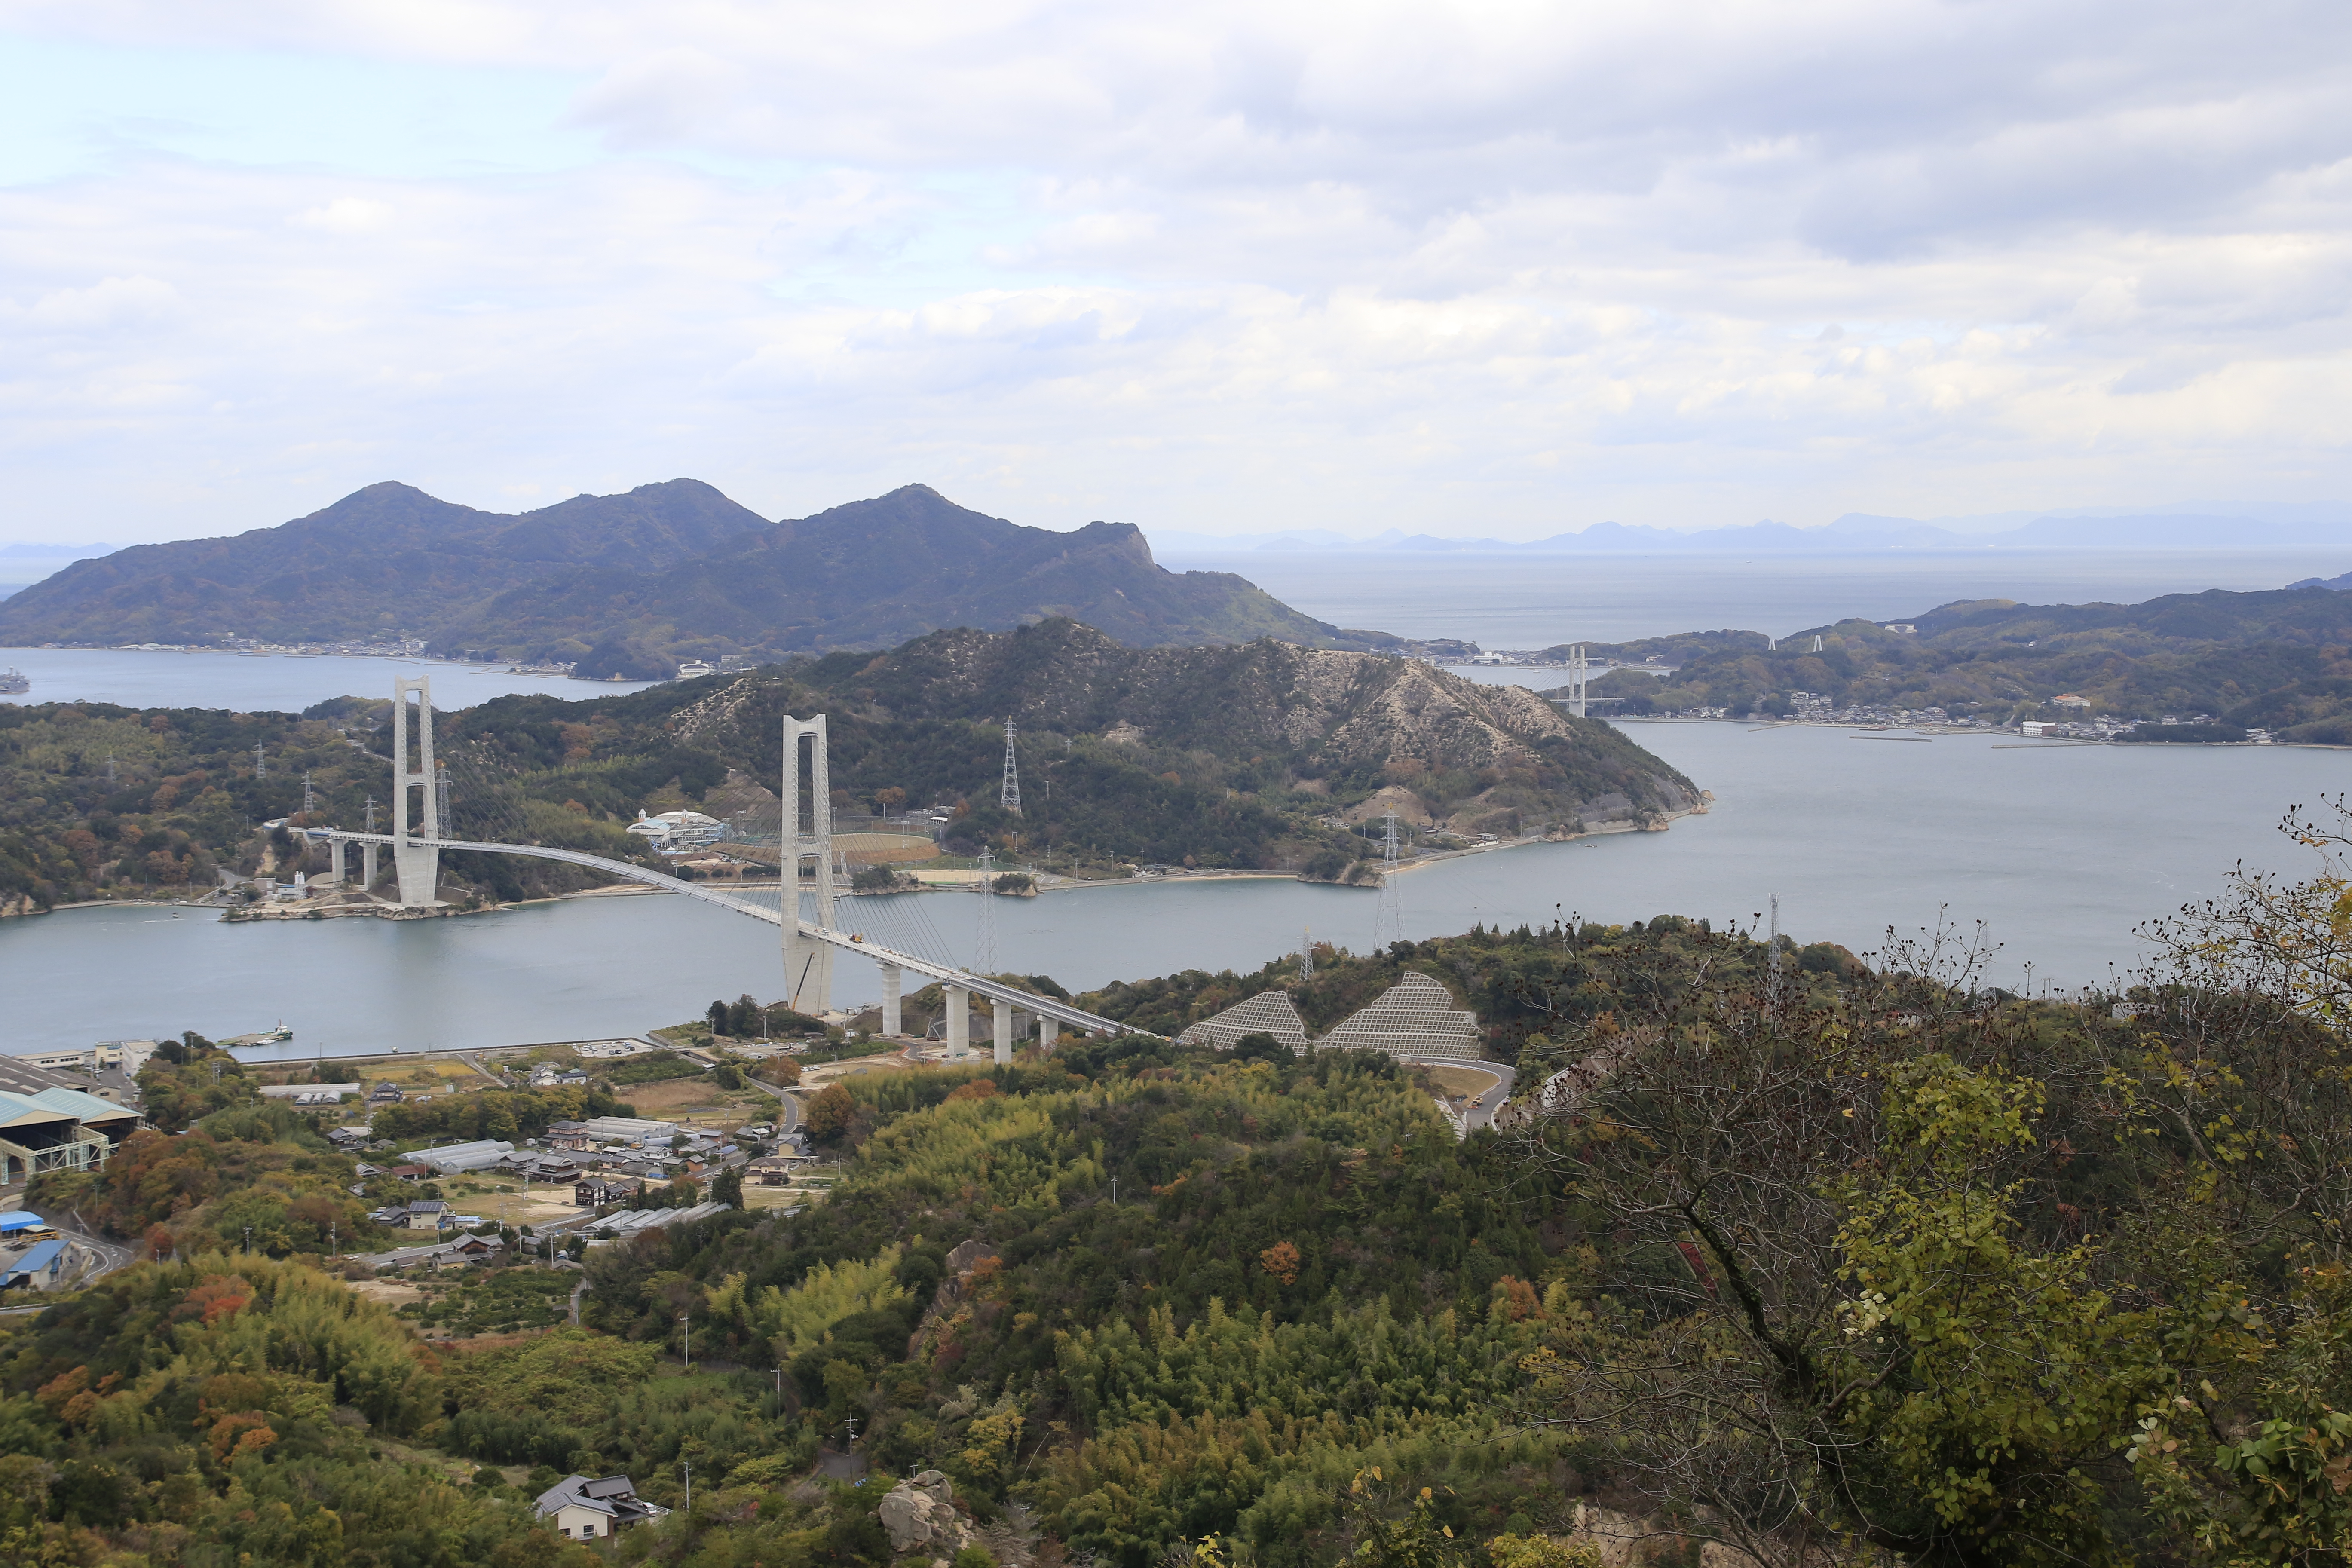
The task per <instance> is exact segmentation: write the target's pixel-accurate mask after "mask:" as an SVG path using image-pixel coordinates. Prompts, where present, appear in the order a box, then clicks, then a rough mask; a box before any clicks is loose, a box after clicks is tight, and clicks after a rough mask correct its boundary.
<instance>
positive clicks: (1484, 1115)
mask: <svg viewBox="0 0 2352 1568" xmlns="http://www.w3.org/2000/svg"><path fill="white" fill-rule="evenodd" d="M1405 1059H1406V1060H1407V1061H1413V1062H1418V1063H1419V1064H1420V1065H1421V1066H1423V1067H1433V1068H1470V1069H1472V1070H1474V1071H1477V1072H1489V1073H1493V1074H1494V1075H1495V1077H1496V1080H1497V1081H1496V1084H1495V1087H1494V1088H1492V1089H1487V1090H1486V1092H1485V1093H1483V1094H1481V1095H1479V1096H1478V1097H1477V1098H1475V1100H1470V1101H1468V1102H1467V1103H1465V1105H1464V1106H1463V1107H1462V1112H1461V1127H1462V1131H1463V1133H1464V1135H1465V1136H1467V1135H1468V1134H1469V1133H1471V1132H1474V1131H1476V1130H1477V1129H1479V1128H1481V1127H1488V1126H1492V1125H1493V1124H1494V1121H1495V1112H1496V1111H1497V1110H1501V1109H1502V1108H1503V1102H1504V1101H1505V1100H1508V1099H1510V1098H1511V1086H1512V1085H1513V1084H1515V1083H1517V1081H1518V1077H1519V1073H1518V1069H1517V1068H1507V1067H1505V1066H1504V1065H1503V1064H1502V1063H1500V1062H1486V1061H1477V1062H1465V1061H1463V1060H1462V1059H1460V1058H1455V1057H1408V1058H1405Z"/></svg>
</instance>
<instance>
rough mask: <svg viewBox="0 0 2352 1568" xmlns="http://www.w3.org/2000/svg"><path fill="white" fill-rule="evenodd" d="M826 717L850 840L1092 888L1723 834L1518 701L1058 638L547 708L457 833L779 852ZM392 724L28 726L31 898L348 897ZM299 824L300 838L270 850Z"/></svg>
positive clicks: (10, 733)
mask: <svg viewBox="0 0 2352 1568" xmlns="http://www.w3.org/2000/svg"><path fill="white" fill-rule="evenodd" d="M814 712H824V713H828V714H829V715H830V737H831V749H832V768H833V772H832V778H833V784H834V787H835V801H834V805H835V809H836V810H837V811H840V812H843V813H845V814H849V815H856V814H860V813H876V812H887V811H894V810H898V809H902V808H903V807H905V806H906V805H919V806H920V805H931V804H932V803H934V802H939V803H942V804H945V805H949V806H950V807H952V808H955V809H956V811H957V813H958V815H957V817H956V820H955V821H954V822H953V823H952V824H950V827H949V830H948V833H947V836H946V837H947V838H948V840H949V844H948V847H949V849H950V853H962V854H976V853H977V852H978V851H979V849H980V848H981V847H983V846H989V847H994V848H995V850H996V851H997V853H998V854H999V855H1000V856H1001V857H1003V858H1008V859H1010V858H1035V859H1051V860H1054V861H1055V862H1057V863H1059V864H1060V865H1062V866H1063V867H1064V868H1076V869H1080V870H1082V871H1084V872H1086V873H1087V874H1091V875H1112V876H1118V875H1125V874H1126V871H1125V869H1124V868H1125V867H1129V866H1136V865H1142V864H1146V863H1151V862H1164V863H1168V864H1177V865H1191V866H1200V867H1231V868H1264V869H1282V870H1289V871H1295V872H1304V873H1307V874H1308V875H1311V876H1314V877H1318V878H1321V879H1336V878H1339V877H1342V876H1344V875H1346V874H1347V873H1348V871H1349V868H1350V867H1351V866H1354V865H1355V864H1356V863H1357V862H1358V861H1359V860H1360V858H1362V857H1363V856H1365V855H1366V854H1368V853H1370V846H1369V844H1368V842H1367V837H1366V835H1368V834H1370V833H1372V832H1374V831H1376V828H1374V827H1373V826H1371V821H1372V819H1373V818H1374V817H1376V816H1377V815H1378V813H1379V810H1380V808H1381V807H1383V806H1385V805H1398V806H1400V807H1401V809H1402V816H1403V818H1404V820H1405V822H1406V824H1407V825H1408V826H1410V827H1412V828H1415V829H1420V828H1424V827H1429V826H1438V827H1445V828H1450V829H1452V830H1454V831H1456V832H1462V833H1500V834H1527V833H1539V832H1545V831H1553V830H1558V831H1572V830H1574V829H1575V828H1576V827H1578V826H1589V825H1597V824H1598V823H1601V822H1604V821H1609V820H1612V819H1613V820H1621V821H1644V822H1652V823H1654V822H1657V821H1660V820H1662V819H1663V818H1664V816H1667V815H1668V814H1671V813H1675V812H1679V811H1683V810H1687V809H1689V808H1690V807H1691V806H1693V805H1696V804H1697V791H1696V786H1695V785H1693V784H1691V782H1690V781H1689V780H1687V779H1685V778H1684V777H1683V776H1682V775H1681V774H1680V773H1676V772H1675V770H1673V769H1672V768H1670V767H1668V766H1667V765H1666V764H1665V763H1662V762H1660V761H1659V760H1658V759H1657V758H1655V757H1654V756H1652V755H1650V754H1649V753H1648V752H1644V751H1643V750H1642V749H1641V748H1640V747H1639V746H1636V745H1635V744H1633V742H1630V741H1628V740H1626V739H1625V738H1624V737H1623V736H1622V734H1620V733H1619V732H1618V731H1614V730H1612V729H1611V728H1610V727H1609V726H1607V725H1605V724H1601V723H1599V722H1597V721H1585V720H1576V719H1570V718H1568V717H1566V716H1564V715H1563V714H1561V713H1560V712H1559V710H1558V709H1557V708H1555V707H1553V706H1552V705H1551V704H1549V703H1547V702H1545V701H1543V700H1539V699H1538V698H1536V697H1534V696H1532V695H1531V694H1529V693H1528V692H1526V691H1522V690H1519V689H1516V688H1507V687H1486V686H1478V685H1475V684H1473V683H1471V682H1469V681H1465V680H1462V679H1458V678H1456V677H1454V676H1451V675H1448V674H1446V673H1444V671H1442V670H1438V669H1434V668H1431V667H1430V666H1428V665H1425V664H1422V663H1419V662H1416V661H1412V660H1406V659H1398V658H1387V657H1383V656H1380V655H1373V654H1362V653H1349V652H1344V651H1338V650H1328V649H1310V648H1302V647H1297V646H1296V645H1294V644H1288V643H1282V642H1276V641H1274V640H1272V639H1270V638H1265V639H1260V640H1258V641H1256V642H1253V643H1250V644H1247V645H1245V646H1243V647H1214V648H1157V649H1149V650H1139V649H1134V648H1129V647H1124V646H1122V645H1120V644H1119V643H1118V642H1117V641H1116V640H1114V639H1113V638H1111V637H1108V636H1106V635H1105V634H1103V633H1101V632H1099V631H1096V630H1094V629H1093V628H1090V627H1087V626H1080V625H1078V624H1077V623H1076V622H1072V621H1066V620H1051V621H1045V622H1043V623H1040V624H1039V625H1037V626H1024V627H1022V628H1020V629H1018V630H1016V631H1013V632H1005V633H988V632H971V631H954V632H940V633H935V634H932V635H931V636H929V637H922V638H919V639H917V640H916V641H914V642H912V643H909V644H908V645H906V646H905V647H901V648H898V649H897V650H895V651H893V652H890V653H887V654H880V655H871V654H834V655H829V656H827V657H826V658H822V659H814V660H808V659H803V660H797V661H794V662H793V663H790V664H787V665H783V666H776V667H769V668H762V669H759V670H755V671H752V672H750V673H748V674H744V675H740V676H710V677H704V678H702V679H699V680H695V681H688V682H682V683H675V684H668V685H664V686H661V687H658V688H656V689H651V690H646V691H641V692H636V693H633V694H630V695H626V696H617V697H605V698H599V699H594V700H584V701H576V702H566V701H563V700H560V699H558V698H555V697H552V696H542V695H539V694H536V693H533V694H530V695H522V696H514V697H504V698H499V699H498V700H494V701H490V702H487V703H484V704H482V705H480V706H478V707H476V708H472V709H467V710H461V711H458V712H455V713H446V714H443V715H441V716H439V718H438V720H437V721H436V731H437V734H436V738H437V744H438V747H439V755H440V757H441V758H442V759H443V760H444V761H446V763H448V766H449V773H450V778H451V780H452V781H453V792H452V807H451V811H452V827H453V831H454V832H455V833H456V835H457V837H461V838H464V837H475V838H480V839H486V840H491V841H496V842H501V843H515V842H522V843H538V844H547V845H553V846H558V847H567V848H575V849H583V850H587V851H589V852H591V853H594V854H598V855H602V856H605V857H608V858H616V859H631V858H643V857H645V856H646V853H647V852H646V849H645V847H644V846H643V845H642V844H641V843H640V842H639V841H638V840H637V839H635V838H634V837H631V836H630V835H628V834H627V833H626V832H625V831H624V828H625V825H626V824H627V823H628V821H629V820H630V819H631V818H633V817H634V816H635V815H636V813H637V812H638V811H639V810H640V809H646V808H652V809H662V808H665V807H668V806H698V807H707V808H709V810H710V811H711V812H712V813H713V814H714V815H717V816H739V815H740V816H746V817H747V818H752V819H756V818H758V817H759V815H760V812H761V809H762V807H763V806H764V809H765V810H766V812H767V813H768V820H767V824H766V826H767V830H768V831H769V832H771V833H772V831H773V821H772V818H773V813H774V811H775V804H776V803H775V793H774V792H775V788H776V786H777V784H778V783H779V775H780V773H781V771H782V763H783V750H782V747H783V742H782V719H783V717H784V715H786V714H787V713H792V714H801V715H806V714H809V713H814ZM390 715H391V707H390V704H389V703H388V702H386V701H375V700H365V699H360V698H342V699H336V700H331V701H328V702H324V703H320V704H319V705H318V706H316V707H314V708H312V709H310V710H308V711H307V713H305V714H304V715H303V716H301V717H299V718H296V717H294V716H290V715H286V714H273V713H257V714H239V713H226V712H220V711H215V710H187V709H169V710H129V709H121V708H113V707H109V706H106V705H103V704H94V703H83V704H71V703H47V704H39V705H33V706H11V707H0V878H5V879H6V880H5V882H0V896H7V895H11V894H13V895H14V896H16V898H17V899H19V900H21V901H22V904H23V905H25V906H29V907H34V908H40V907H47V905H50V904H54V903H59V902H65V901H68V900H78V899H89V898H104V897H122V896H133V897H135V896H143V895H149V894H161V895H164V896H184V895H186V894H188V893H190V892H192V891H193V892H202V891H205V890H208V889H211V888H212V887H214V886H215V884H216V882H217V880H218V874H219V873H220V872H222V871H225V870H226V871H232V872H235V873H237V874H241V875H242V874H250V873H253V872H255V871H257V870H260V869H263V868H268V869H269V870H271V871H273V872H275V873H276V874H278V875H279V876H281V877H289V878H290V876H291V874H292V872H294V871H295V870H298V869H308V870H309V871H310V872H312V873H314V874H316V873H320V872H322V871H324V869H325V868H326V866H327V857H326V853H325V851H324V850H312V849H310V848H309V847H308V846H307V845H306V844H304V843H302V842H299V841H298V839H297V838H296V837H295V835H294V833H293V831H292V829H294V828H297V827H299V826H304V825H306V824H307V825H334V826H346V827H356V826H361V825H362V823H363V822H364V820H365V804H364V803H365V802H366V800H367V799H368V798H369V797H371V796H372V797H373V799H374V800H376V801H377V802H378V803H379V807H378V809H379V816H378V820H379V822H382V821H383V820H384V816H383V805H382V803H383V802H385V801H387V800H389V799H390V798H391V797H392V773H391V763H390V760H389V758H390V752H391V737H390V735H389V733H388V732H387V731H386V729H385V728H384V726H386V725H388V724H389V722H390ZM1008 716H1009V717H1011V718H1012V719H1013V721H1014V722H1015V724H1016V726H1017V728H1018V731H1019V733H1020V735H1021V737H1022V739H1021V748H1022V750H1021V756H1022V766H1023V768H1024V776H1025V777H1026V779H1027V781H1028V783H1027V787H1026V789H1025V790H1024V798H1023V807H1024V810H1023V813H1022V815H1020V816H1017V817H1016V816H1012V815H1011V814H1008V813H1006V812H1004V811H1003V810H1002V809H1001V808H1000V806H999V805H998V804H997V798H998V784H999V781H1000V778H1001V773H1002V767H1003V754H1004V731H1003V722H1004V720H1005V719H1006V718H1007V717H1008ZM257 745H258V746H259V747H260V748H261V752H262V754H261V757H260V759H259V763H260V771H259V772H258V773H257V767H256V762H257V759H256V757H255V754H254V748H255V747H256V746H257ZM306 777H307V778H308V779H309V781H310V787H311V789H312V790H313V791H314V799H315V804H314V805H313V808H312V810H311V811H310V813H309V814H308V815H307V816H306V815H304V814H303V813H302V811H301V806H302V802H303V784H304V780H305V778H306ZM1379 792H1386V793H1385V794H1381V793H1379ZM1376 796H1377V798H1376ZM280 818H283V819H286V820H287V824H288V825H287V826H282V827H280V828H278V829H276V830H274V831H270V832H265V831H263V830H262V829H261V828H260V827H259V826H258V825H259V824H260V823H262V822H265V821H270V820H275V819H280ZM385 874H386V875H388V874H389V871H388V868H386V870H385ZM1364 874H1365V873H1363V872H1359V873H1358V875H1359V876H1362V875H1364ZM443 877H444V881H445V883H446V889H445V893H444V897H445V898H449V899H452V900H463V899H465V898H467V897H468V896H470V897H473V898H476V899H478V900H486V901H487V900H515V899H520V898H525V897H534V896H541V895H544V894H548V893H552V892H560V891H563V890H566V889H572V888H577V887H581V886H585V885H589V884H590V883H592V882H593V881H594V880H596V879H597V875H596V874H595V873H593V872H588V871H584V870H581V869H579V868H572V867H567V866H564V865H562V864H561V863H559V862H551V861H540V860H526V859H518V858H510V857H504V856H492V855H478V854H473V853H469V852H458V851H451V852H448V853H446V854H445V855H444V857H443Z"/></svg>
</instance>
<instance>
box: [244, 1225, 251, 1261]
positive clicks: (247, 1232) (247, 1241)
mask: <svg viewBox="0 0 2352 1568" xmlns="http://www.w3.org/2000/svg"><path fill="white" fill-rule="evenodd" d="M245 1255H246V1256H247V1258H250V1257H252V1256H253V1227H252V1226H246V1227H245Z"/></svg>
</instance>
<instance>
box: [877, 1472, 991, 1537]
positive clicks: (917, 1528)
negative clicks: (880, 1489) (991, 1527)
mask: <svg viewBox="0 0 2352 1568" xmlns="http://www.w3.org/2000/svg"><path fill="white" fill-rule="evenodd" d="M880 1511H881V1515H882V1528H883V1530H884V1531H887V1532H888V1534H889V1537H890V1550H891V1551H893V1552H900V1553H907V1554H913V1553H919V1554H921V1555H924V1556H927V1557H952V1556H954V1555H955V1554H956V1552H959V1551H961V1549H962V1548H963V1547H964V1546H966V1545H968V1544H970V1542H971V1523H970V1521H967V1520H966V1519H965V1518H964V1517H963V1515H962V1514H961V1513H959V1512H957V1511H956V1506H955V1487H954V1485H953V1484H952V1483H951V1482H950V1481H949V1479H947V1477H945V1476H943V1475H941V1474H940V1472H939V1471H937V1470H925V1471H923V1472H922V1473H920V1474H919V1475H917V1476H916V1477H914V1478H913V1479H911V1480H904V1481H900V1482H899V1483H898V1485H897V1486H895V1487H892V1488H891V1489H890V1492H889V1495H888V1496H887V1497H885V1498H884V1499H883V1500H882V1507H881V1510H880Z"/></svg>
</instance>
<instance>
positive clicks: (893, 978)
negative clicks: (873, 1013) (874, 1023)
mask: <svg viewBox="0 0 2352 1568" xmlns="http://www.w3.org/2000/svg"><path fill="white" fill-rule="evenodd" d="M905 979H906V975H905V973H904V972H903V971H901V970H900V969H899V967H898V965H897V964H895V963H886V964H884V965H882V1032H883V1034H885V1035H887V1036H889V1037H893V1038H896V1037H898V1034H899V1028H898V987H899V986H900V985H901V984H904V982H905Z"/></svg>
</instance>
